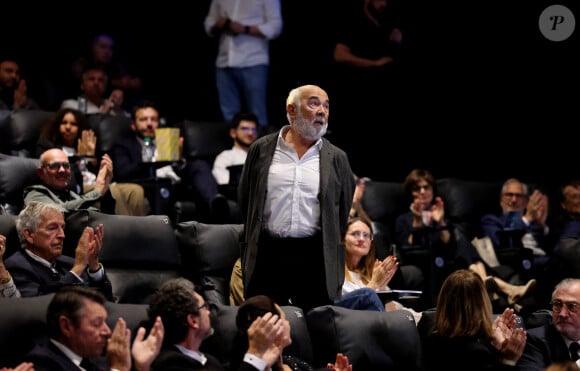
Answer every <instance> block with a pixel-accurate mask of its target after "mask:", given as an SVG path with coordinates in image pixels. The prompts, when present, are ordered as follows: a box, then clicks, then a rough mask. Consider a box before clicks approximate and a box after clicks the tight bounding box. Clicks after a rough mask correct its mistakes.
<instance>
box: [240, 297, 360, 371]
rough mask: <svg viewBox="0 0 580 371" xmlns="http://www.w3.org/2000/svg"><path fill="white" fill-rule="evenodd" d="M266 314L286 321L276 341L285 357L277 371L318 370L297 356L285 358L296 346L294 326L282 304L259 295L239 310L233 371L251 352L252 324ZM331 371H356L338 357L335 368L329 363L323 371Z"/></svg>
mask: <svg viewBox="0 0 580 371" xmlns="http://www.w3.org/2000/svg"><path fill="white" fill-rule="evenodd" d="M266 313H272V314H274V315H277V316H280V319H281V320H282V321H283V326H282V332H281V334H280V336H279V338H278V339H277V341H276V346H277V347H278V348H279V350H280V351H279V353H281V354H282V356H281V357H280V361H279V362H278V363H277V364H275V365H274V366H272V370H273V371H279V370H284V371H292V370H293V371H313V370H318V369H316V368H314V367H313V366H312V365H310V364H309V363H308V362H306V361H304V360H302V359H300V358H298V357H294V356H290V355H284V354H283V351H284V348H286V347H287V346H289V345H290V344H291V343H292V338H291V337H290V330H291V329H290V322H289V321H288V320H286V314H285V313H284V311H283V310H282V308H280V306H279V305H278V304H276V303H275V302H274V300H272V298H270V297H268V296H265V295H256V296H252V297H250V298H247V299H246V301H244V303H243V304H242V305H241V306H240V307H239V308H238V314H237V315H236V326H237V328H238V331H237V333H236V337H235V338H234V348H233V351H232V359H231V365H230V366H231V367H230V369H232V370H236V369H237V368H238V366H239V365H240V363H241V362H242V359H243V357H244V354H245V352H246V350H247V349H248V329H249V328H250V326H251V325H252V323H253V322H254V321H255V320H256V319H257V318H258V317H261V316H263V315H265V314H266ZM325 369H331V370H335V371H352V365H351V364H350V363H349V361H348V357H346V356H345V355H343V354H341V353H338V354H337V355H336V361H335V363H334V364H332V363H329V364H328V365H327V366H326V368H320V370H325Z"/></svg>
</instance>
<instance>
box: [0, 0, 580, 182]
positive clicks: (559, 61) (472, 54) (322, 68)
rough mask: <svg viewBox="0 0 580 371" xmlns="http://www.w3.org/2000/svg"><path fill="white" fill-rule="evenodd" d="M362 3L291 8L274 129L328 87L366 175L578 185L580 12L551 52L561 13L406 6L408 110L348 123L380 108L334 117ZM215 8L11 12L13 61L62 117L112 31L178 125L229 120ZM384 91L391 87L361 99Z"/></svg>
mask: <svg viewBox="0 0 580 371" xmlns="http://www.w3.org/2000/svg"><path fill="white" fill-rule="evenodd" d="M242 1H243V0H242ZM393 1H395V0H393ZM350 3H352V0H336V1H333V0H318V1H317V0H310V1H307V0H282V13H283V18H284V28H283V31H282V34H281V36H280V37H279V38H278V39H276V40H273V41H272V42H271V67H270V71H271V77H270V87H269V115H270V123H271V124H272V125H276V126H280V125H283V124H284V123H285V122H286V118H285V98H286V95H287V94H288V91H289V90H290V89H292V88H294V87H295V86H297V85H301V84H305V83H314V84H320V85H321V86H322V87H323V88H326V89H327V91H328V92H329V95H330V99H331V108H332V109H331V114H330V120H329V122H330V125H329V129H331V133H330V134H329V135H328V138H329V139H331V140H333V142H334V143H336V144H338V145H339V146H341V147H342V148H344V149H345V150H346V151H347V152H348V154H349V157H350V158H351V164H352V167H353V170H354V171H355V172H356V173H357V174H358V175H360V176H368V177H371V178H373V179H376V180H393V181H402V180H403V178H404V176H405V175H406V174H407V173H408V172H409V171H410V170H411V169H413V168H415V167H425V168H428V169H430V170H432V172H433V173H434V175H435V176H436V177H437V178H441V177H447V176H453V177H459V178H465V179H477V180H485V179H489V180H504V179H506V178H507V177H511V176H516V177H520V178H521V179H522V180H524V181H532V182H537V183H551V184H558V183H559V182H561V181H563V180H565V179H567V178H568V177H570V176H575V175H578V173H579V171H578V170H580V169H579V166H578V163H579V161H578V160H579V156H578V153H579V150H580V147H579V146H578V144H577V143H578V140H577V139H576V138H577V134H576V133H577V126H578V123H579V114H578V107H579V106H580V105H579V99H578V98H579V97H580V94H579V92H578V89H579V86H580V85H579V82H580V79H579V72H578V69H579V68H580V64H579V57H578V56H577V54H578V49H579V48H578V46H579V44H578V29H579V28H580V25H579V23H580V13H579V12H578V7H577V5H576V4H575V3H573V1H558V2H557V3H558V4H562V5H565V6H567V7H568V8H569V9H570V10H572V12H573V13H574V14H575V16H576V26H577V27H576V30H575V32H574V34H573V35H572V37H570V38H569V39H567V40H565V41H562V42H551V41H548V40H547V39H545V38H543V36H542V35H541V33H540V31H539V28H538V17H539V15H540V13H541V11H542V10H543V9H544V8H545V7H546V6H548V5H551V4H553V3H551V2H549V1H538V0H529V1H524V0H515V1H501V2H500V1H479V0H475V1H471V0H470V1H444V2H437V1H426V0H425V1H420V0H397V2H395V3H394V5H395V6H396V8H397V9H398V11H399V17H400V20H401V24H402V29H403V33H404V42H405V44H404V56H405V58H404V74H403V75H402V76H403V78H404V81H405V83H404V88H403V89H402V91H401V94H400V97H399V99H398V100H397V107H396V109H395V110H389V111H388V112H384V114H381V113H380V110H379V114H377V115H376V117H375V118H374V119H373V120H364V122H360V121H357V120H349V122H344V121H345V120H341V116H342V115H340V114H339V113H340V112H341V110H342V112H344V110H351V112H355V113H356V112H358V111H359V110H360V112H363V111H364V110H366V109H368V107H358V106H357V107H350V106H349V105H348V104H343V103H341V104H340V107H338V106H333V104H332V102H333V93H334V87H335V86H336V84H337V83H340V81H341V80H340V76H338V75H336V74H335V70H334V68H333V63H332V49H333V47H334V35H335V29H336V27H340V26H341V25H344V23H343V22H344V21H343V20H342V18H341V13H342V12H341V9H343V7H344V6H345V5H349V4H350ZM208 7H209V0H194V1H189V2H187V1H182V2H173V1H168V2H153V3H151V2H139V3H134V2H129V3H127V5H125V4H124V3H122V2H107V1H105V2H99V3H88V2H83V3H78V4H72V3H71V4H63V5H55V3H54V2H51V3H47V2H45V3H42V4H35V5H30V6H24V5H18V6H14V5H7V4H4V5H3V10H2V13H3V15H2V18H3V21H2V22H1V25H0V30H1V32H2V35H3V41H2V42H1V43H0V48H3V49H5V50H6V51H9V52H11V53H16V54H17V55H18V56H19V58H20V60H21V65H22V72H23V74H24V76H25V77H26V78H27V81H28V82H29V90H30V91H29V93H30V95H31V96H32V97H37V98H38V99H37V100H39V101H40V102H41V103H43V104H45V105H46V106H48V107H47V108H49V109H52V108H54V107H53V106H54V105H55V104H58V103H60V97H59V94H61V92H60V91H59V81H61V78H62V76H66V73H67V72H68V69H69V68H70V63H71V61H72V60H73V59H74V58H75V57H77V56H78V55H79V54H81V53H82V52H83V51H84V50H85V48H86V46H87V45H88V44H89V43H90V40H91V38H92V36H93V35H95V34H96V33H98V32H108V33H111V34H112V35H113V36H114V37H115V39H116V54H117V56H119V57H120V58H121V59H122V60H123V61H125V63H126V64H127V66H128V67H129V69H130V70H131V71H132V72H134V73H135V74H138V75H141V76H143V78H144V80H145V84H146V85H145V87H146V90H145V91H146V94H147V96H148V97H149V98H151V99H154V100H156V101H157V102H158V103H159V104H160V106H161V109H162V115H164V116H165V117H166V118H167V120H168V122H169V123H172V122H178V121H180V120H182V119H184V118H186V119H190V120H220V119H221V117H220V112H219V108H218V104H217V95H216V91H215V86H214V81H213V64H214V59H215V54H216V46H217V44H216V40H214V39H210V38H209V37H207V36H206V34H205V32H204V30H203V20H204V18H205V15H206V13H207V9H208ZM382 89H388V87H381V86H369V87H368V91H365V92H352V93H353V94H378V93H380V92H381V90H382ZM55 97H59V98H58V102H56V100H57V99H56V98H55ZM337 112H338V113H337ZM361 121H363V120H361Z"/></svg>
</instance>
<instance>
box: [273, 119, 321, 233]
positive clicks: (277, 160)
mask: <svg viewBox="0 0 580 371" xmlns="http://www.w3.org/2000/svg"><path fill="white" fill-rule="evenodd" d="M287 130H288V126H285V127H284V128H282V130H280V134H279V135H278V142H277V144H276V150H275V152H274V158H273V159H272V164H271V165H270V169H269V170H268V184H267V196H266V203H265V205H264V222H265V229H266V230H268V231H269V233H270V234H271V235H272V236H273V237H280V238H288V237H290V238H301V237H309V236H312V235H314V234H316V233H317V232H318V231H319V230H320V202H319V200H318V194H319V192H320V149H321V148H322V139H319V140H318V141H317V142H316V143H315V144H314V145H312V146H311V147H310V148H309V149H308V151H306V153H305V154H304V156H302V158H300V159H299V158H298V154H297V153H296V151H295V150H294V148H292V147H290V146H289V145H288V144H287V143H286V141H284V138H283V136H282V133H285V132H286V131H287ZM289 205H290V207H288V206H289Z"/></svg>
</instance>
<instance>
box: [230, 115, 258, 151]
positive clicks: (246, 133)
mask: <svg viewBox="0 0 580 371" xmlns="http://www.w3.org/2000/svg"><path fill="white" fill-rule="evenodd" d="M230 135H231V137H232V138H233V139H234V141H235V142H236V143H237V144H238V145H239V146H240V147H242V148H249V147H250V145H251V144H252V143H254V142H255V141H256V139H257V138H258V129H257V127H256V123H255V122H254V121H248V120H242V121H240V124H239V125H238V127H237V128H236V129H232V131H231V132H230Z"/></svg>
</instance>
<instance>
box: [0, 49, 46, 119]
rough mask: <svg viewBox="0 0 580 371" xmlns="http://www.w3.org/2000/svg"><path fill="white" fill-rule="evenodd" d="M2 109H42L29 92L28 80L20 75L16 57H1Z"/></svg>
mask: <svg viewBox="0 0 580 371" xmlns="http://www.w3.org/2000/svg"><path fill="white" fill-rule="evenodd" d="M0 109H7V110H16V109H32V110H34V109H40V106H39V105H38V103H36V101H35V100H34V99H32V98H30V97H29V96H28V94H27V87H26V80H24V79H23V78H22V77H21V76H20V65H19V64H18V62H17V61H16V60H15V59H11V58H0Z"/></svg>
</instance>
